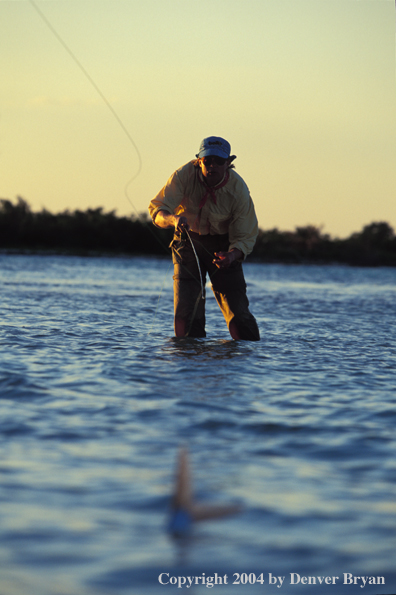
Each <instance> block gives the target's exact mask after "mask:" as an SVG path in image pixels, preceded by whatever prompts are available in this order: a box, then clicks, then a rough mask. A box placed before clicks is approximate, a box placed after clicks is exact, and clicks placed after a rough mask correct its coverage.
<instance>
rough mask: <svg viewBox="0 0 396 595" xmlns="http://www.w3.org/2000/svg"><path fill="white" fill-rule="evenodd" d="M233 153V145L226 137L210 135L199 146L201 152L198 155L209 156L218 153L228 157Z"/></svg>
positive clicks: (224, 157)
mask: <svg viewBox="0 0 396 595" xmlns="http://www.w3.org/2000/svg"><path fill="white" fill-rule="evenodd" d="M230 153H231V145H230V143H229V142H227V141H226V140H225V139H224V138H220V136H208V138H204V139H203V141H202V142H201V146H200V147H199V153H197V155H196V157H209V155H217V157H223V159H228V158H229V156H230Z"/></svg>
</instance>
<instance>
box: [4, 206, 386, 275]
mask: <svg viewBox="0 0 396 595" xmlns="http://www.w3.org/2000/svg"><path fill="white" fill-rule="evenodd" d="M172 235H173V234H172V230H167V229H159V228H157V227H155V226H154V225H153V223H152V222H151V220H150V219H149V217H148V215H146V214H142V215H140V216H139V217H134V216H131V217H118V216H116V214H115V211H111V212H108V213H105V212H103V209H102V208H97V209H87V210H86V211H79V210H76V211H73V212H70V211H68V210H67V211H64V212H62V213H58V214H53V213H50V212H49V211H47V210H45V209H43V210H42V211H40V212H37V213H36V212H32V211H31V209H30V207H29V205H28V203H27V202H26V201H25V200H24V199H22V198H20V197H18V199H17V201H16V203H12V202H11V201H10V200H7V199H0V249H2V250H16V251H32V252H40V251H45V252H47V251H52V252H56V253H64V252H67V253H74V254H94V253H113V254H136V255H137V254H141V255H142V254H148V255H166V253H169V248H168V246H169V243H170V242H171V239H172ZM250 259H251V260H256V261H260V262H268V263H277V262H279V263H289V264H299V263H316V264H326V263H343V264H349V265H358V266H396V237H395V233H394V230H393V229H392V227H391V226H390V225H389V224H388V223H385V222H375V223H371V224H369V225H366V226H365V227H363V229H362V231H360V232H358V233H354V234H352V235H351V236H350V237H349V238H346V239H332V238H330V236H329V235H327V234H322V232H321V229H320V228H319V227H315V226H313V225H308V226H305V227H296V229H295V231H279V230H278V229H276V228H274V229H271V230H267V231H263V230H261V229H260V231H259V235H258V238H257V242H256V245H255V248H254V251H253V253H252V255H251V256H250Z"/></svg>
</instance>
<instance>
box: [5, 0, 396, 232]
mask: <svg viewBox="0 0 396 595" xmlns="http://www.w3.org/2000/svg"><path fill="white" fill-rule="evenodd" d="M35 6H36V7H37V9H39V10H40V11H41V12H42V13H43V14H44V15H45V18H46V19H47V23H46V22H45V21H44V20H43V18H42V17H41V16H40V14H39V13H38V12H37V10H36V9H35ZM48 23H49V25H48ZM65 45H66V46H67V47H66V48H65V47H64V46H65ZM71 54H72V55H71ZM0 72H1V88H0V198H4V199H8V200H11V201H15V200H16V197H17V196H21V197H22V198H24V200H26V201H27V202H28V203H29V204H30V206H31V208H32V210H34V211H40V210H41V209H47V210H49V211H51V212H54V213H58V212H61V211H64V210H66V209H68V210H70V211H74V210H76V209H80V210H86V209H88V208H98V207H103V209H104V210H105V211H106V212H107V211H112V210H116V212H117V214H118V215H119V216H121V215H131V214H137V213H142V212H147V206H148V203H149V201H150V200H151V198H153V197H154V196H155V195H156V194H157V192H158V191H159V190H160V189H161V187H162V186H163V185H164V184H165V182H166V180H167V179H168V177H169V176H170V175H171V174H172V173H173V171H174V170H176V169H177V168H178V167H180V166H181V165H183V164H184V163H186V162H187V161H189V160H190V159H193V158H194V156H195V154H196V153H197V152H198V148H199V145H200V142H201V140H202V139H203V138H204V137H206V136H211V135H215V136H222V137H224V138H226V139H227V140H228V141H229V142H230V143H231V148H232V153H233V154H235V155H237V159H236V161H235V165H236V171H237V172H238V173H239V174H240V175H241V176H242V177H243V178H244V180H245V181H246V183H247V185H248V186H249V189H250V192H251V195H252V198H253V201H254V204H255V207H256V212H257V216H258V219H259V226H260V228H261V229H263V230H267V229H273V228H278V229H279V230H282V231H292V230H294V229H295V228H296V227H302V226H306V225H314V226H317V227H320V228H321V229H322V232H323V233H327V234H329V235H330V236H332V237H340V238H342V237H347V236H349V235H350V234H351V233H354V232H357V231H360V230H361V229H362V228H363V226H364V225H368V224H370V223H372V222H375V221H377V222H378V221H386V222H388V223H389V224H390V225H391V226H392V227H393V228H394V229H395V230H396V82H395V81H396V77H395V74H396V71H395V2H394V0H200V1H196V0H144V2H142V0H44V1H43V0H35V2H34V3H33V2H31V1H30V0H0ZM131 180H132V181H131ZM126 187H127V190H126V192H125V188H126Z"/></svg>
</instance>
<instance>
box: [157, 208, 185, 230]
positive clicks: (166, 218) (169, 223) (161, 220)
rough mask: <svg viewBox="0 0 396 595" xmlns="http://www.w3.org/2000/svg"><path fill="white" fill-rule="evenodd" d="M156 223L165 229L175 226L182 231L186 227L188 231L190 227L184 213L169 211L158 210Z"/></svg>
mask: <svg viewBox="0 0 396 595" xmlns="http://www.w3.org/2000/svg"><path fill="white" fill-rule="evenodd" d="M155 223H156V225H158V226H159V227H163V228H164V229H167V228H169V227H174V228H175V230H177V231H180V232H181V231H183V230H184V229H186V230H187V231H188V229H189V227H188V223H187V218H186V217H184V216H183V215H172V214H171V213H168V211H158V213H157V215H156V217H155Z"/></svg>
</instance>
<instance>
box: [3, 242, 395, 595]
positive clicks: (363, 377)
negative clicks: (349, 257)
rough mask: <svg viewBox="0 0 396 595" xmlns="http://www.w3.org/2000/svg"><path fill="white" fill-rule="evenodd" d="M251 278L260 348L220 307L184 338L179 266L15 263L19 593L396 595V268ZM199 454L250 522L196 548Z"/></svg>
mask: <svg viewBox="0 0 396 595" xmlns="http://www.w3.org/2000/svg"><path fill="white" fill-rule="evenodd" d="M245 273H246V277H247V281H248V287H249V298H250V302H251V308H252V311H253V313H254V314H255V316H256V318H257V320H258V323H259V326H260V329H261V333H262V340H261V341H260V342H259V343H246V342H235V341H231V340H230V338H229V336H228V332H227V330H226V326H225V323H224V321H223V319H222V317H221V314H220V312H219V311H218V309H217V305H216V303H215V300H214V298H213V297H211V295H209V293H210V292H209V293H208V300H207V311H208V325H207V330H208V337H207V338H206V339H197V340H194V339H179V340H176V339H174V338H173V336H172V335H173V329H172V309H173V305H172V270H171V268H170V266H169V262H168V261H167V260H156V259H147V258H131V259H127V258H78V257H62V256H22V255H6V254H4V255H1V256H0V282H1V306H2V307H1V312H2V320H1V323H2V324H1V326H0V354H1V357H0V362H1V363H0V423H1V426H0V449H1V450H0V453H1V457H0V488H1V492H0V503H1V505H0V568H1V575H0V593H1V595H22V594H23V595H26V594H29V595H103V594H106V595H125V594H131V595H132V594H133V595H135V594H149V595H151V594H156V593H162V592H166V593H168V592H175V593H178V592H189V593H195V594H196V593H203V592H207V588H206V587H205V586H202V585H201V586H197V585H195V586H193V587H191V588H190V589H188V590H187V589H183V590H182V589H178V588H177V586H176V585H175V586H172V585H167V586H165V585H160V584H159V582H158V576H159V575H160V574H161V573H169V577H172V576H200V577H202V573H206V576H209V575H213V574H214V573H216V572H217V573H218V575H221V576H224V574H227V575H228V584H227V585H225V584H223V585H216V586H215V587H214V588H213V592H214V593H216V594H222V595H224V594H231V593H235V594H237V595H240V594H242V595H245V594H247V595H249V594H250V593H251V594H252V595H254V594H256V593H279V592H281V593H286V594H292V593H296V594H299V593H312V594H315V595H316V593H322V592H326V593H331V594H334V595H338V594H341V593H342V594H343V593H362V592H363V593H366V594H367V593H369V594H381V595H382V594H390V593H396V572H395V569H396V549H395V546H396V543H395V529H396V458H395V454H396V438H395V424H396V405H395V363H396V358H395V355H396V340H395V329H394V321H395V314H396V270H394V269H381V268H379V269H358V268H347V267H337V266H334V267H332V266H328V267H320V266H277V265H260V264H255V263H250V264H249V263H248V264H246V266H245ZM181 445H187V446H188V448H189V452H190V459H191V466H192V470H193V476H194V488H195V493H196V496H197V498H198V499H200V500H202V501H211V502H213V501H214V502H220V503H223V502H225V503H228V502H239V503H240V504H241V505H242V511H241V513H240V514H238V515H236V516H234V517H230V518H227V519H224V520H216V521H211V522H206V523H200V524H198V525H197V526H196V527H195V528H194V532H193V534H192V535H191V537H190V538H189V539H186V540H181V541H180V540H175V539H174V538H172V537H171V536H170V535H169V534H168V533H167V531H166V524H167V517H168V508H169V498H170V494H171V491H172V484H173V476H174V467H175V460H176V456H177V452H178V449H179V447H180V446H181ZM234 573H254V574H255V575H256V577H259V576H260V574H261V573H263V578H264V580H265V582H264V583H263V584H260V583H257V582H256V584H254V585H252V584H247V585H233V584H232V582H233V580H234V579H235V578H236V577H235V576H233V574H234ZM269 573H272V575H274V576H284V577H285V579H284V583H283V586H282V587H281V588H279V587H277V585H269V584H268V575H269ZM291 573H297V574H299V575H300V577H303V576H313V577H317V576H333V575H334V576H338V577H339V579H338V580H337V581H336V584H335V585H328V586H324V587H320V586H319V585H318V584H316V585H315V586H314V585H312V584H311V585H309V586H308V585H302V584H301V582H300V583H299V584H290V583H291ZM343 573H350V574H351V575H353V576H372V577H384V579H385V585H371V586H370V585H367V586H365V587H364V588H362V587H361V584H362V583H361V582H359V584H358V585H356V586H353V585H349V584H348V585H344V584H343V578H344V576H343ZM293 576H295V575H293ZM164 577H165V575H164Z"/></svg>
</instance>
